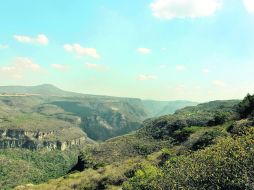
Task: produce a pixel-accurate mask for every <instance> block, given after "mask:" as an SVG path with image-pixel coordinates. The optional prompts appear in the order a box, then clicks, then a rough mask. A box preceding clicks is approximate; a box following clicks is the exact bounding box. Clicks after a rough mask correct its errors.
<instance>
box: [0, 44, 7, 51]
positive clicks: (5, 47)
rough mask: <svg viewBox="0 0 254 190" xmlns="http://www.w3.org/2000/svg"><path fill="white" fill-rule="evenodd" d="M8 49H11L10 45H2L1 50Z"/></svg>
mask: <svg viewBox="0 0 254 190" xmlns="http://www.w3.org/2000/svg"><path fill="white" fill-rule="evenodd" d="M8 48H9V46H8V45H5V44H0V50H1V49H8Z"/></svg>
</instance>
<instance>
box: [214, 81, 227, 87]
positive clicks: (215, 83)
mask: <svg viewBox="0 0 254 190" xmlns="http://www.w3.org/2000/svg"><path fill="white" fill-rule="evenodd" d="M213 85H215V86H220V87H222V86H225V85H226V84H225V82H224V81H222V80H214V81H213Z"/></svg>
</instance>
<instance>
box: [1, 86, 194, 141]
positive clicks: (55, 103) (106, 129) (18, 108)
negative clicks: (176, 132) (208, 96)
mask: <svg viewBox="0 0 254 190" xmlns="http://www.w3.org/2000/svg"><path fill="white" fill-rule="evenodd" d="M1 94H2V97H1V96H0V104H1V102H2V105H3V106H6V109H9V110H12V111H11V112H10V113H13V114H14V110H15V112H18V113H24V112H26V113H28V114H31V113H37V114H39V115H40V116H41V115H42V116H43V117H45V116H46V117H47V118H49V117H50V118H51V119H53V120H55V119H60V120H64V121H67V122H69V121H71V122H72V120H73V117H75V118H76V119H77V120H80V123H79V124H78V126H79V127H80V128H81V129H82V130H83V131H84V132H85V133H86V134H87V136H88V137H90V138H92V139H93V140H107V139H109V138H112V137H116V136H119V135H124V134H127V133H129V132H132V131H134V130H137V129H139V128H141V127H142V122H143V121H144V120H145V119H147V118H150V117H157V116H162V115H167V114H172V113H174V112H175V111H176V110H177V109H180V108H183V107H186V106H191V105H196V104H197V103H195V102H190V101H153V100H141V99H138V98H124V97H123V98H122V97H111V96H99V95H86V94H81V93H74V92H68V91H64V90H61V89H59V88H57V87H55V86H53V85H50V84H43V85H39V86H2V87H0V95H1ZM26 94H30V95H38V96H31V97H24V96H26ZM13 95H17V96H18V95H23V96H22V97H19V98H17V97H16V98H13V97H12V96H13ZM76 119H75V120H76ZM45 123H46V122H45ZM42 128H43V126H42Z"/></svg>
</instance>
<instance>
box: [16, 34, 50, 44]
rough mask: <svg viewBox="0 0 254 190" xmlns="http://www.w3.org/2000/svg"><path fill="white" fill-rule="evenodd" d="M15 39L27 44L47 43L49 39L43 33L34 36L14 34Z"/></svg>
mask: <svg viewBox="0 0 254 190" xmlns="http://www.w3.org/2000/svg"><path fill="white" fill-rule="evenodd" d="M13 37H14V39H15V40H17V41H18V42H21V43H27V44H39V45H48V43H49V39H48V37H47V36H46V35H45V34H38V35H37V36H36V37H30V36H23V35H14V36H13Z"/></svg>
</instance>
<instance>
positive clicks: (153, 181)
mask: <svg viewBox="0 0 254 190" xmlns="http://www.w3.org/2000/svg"><path fill="white" fill-rule="evenodd" d="M162 175H163V173H162V171H161V170H160V169H158V168H157V167H155V166H152V165H150V164H143V166H142V167H141V169H139V170H137V171H136V173H135V176H134V177H132V178H131V179H130V180H129V181H128V182H126V183H124V184H123V190H134V189H135V190H155V189H156V190H160V189H161V187H160V186H159V185H158V181H159V180H160V179H161V178H162Z"/></svg>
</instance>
